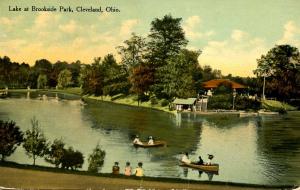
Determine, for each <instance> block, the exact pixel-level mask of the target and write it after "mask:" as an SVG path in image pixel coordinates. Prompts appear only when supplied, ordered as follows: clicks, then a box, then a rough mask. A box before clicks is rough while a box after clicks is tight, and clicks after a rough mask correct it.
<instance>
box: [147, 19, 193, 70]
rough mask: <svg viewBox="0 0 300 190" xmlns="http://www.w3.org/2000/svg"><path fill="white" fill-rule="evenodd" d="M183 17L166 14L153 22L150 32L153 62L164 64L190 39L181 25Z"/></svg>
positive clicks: (149, 44)
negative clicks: (187, 38) (186, 36)
mask: <svg viewBox="0 0 300 190" xmlns="http://www.w3.org/2000/svg"><path fill="white" fill-rule="evenodd" d="M181 20H182V19H181V18H173V17H172V16H171V15H165V16H164V17H163V18H162V19H159V18H156V19H154V20H153V21H152V22H151V29H150V34H149V36H148V37H149V39H150V41H149V43H148V44H147V46H148V58H149V62H150V63H151V64H155V65H158V66H163V65H166V64H167V60H168V59H169V58H170V57H172V56H174V55H176V54H177V53H179V52H180V50H181V49H182V48H184V47H185V46H186V45H187V43H188V41H187V40H186V38H185V34H184V31H183V29H182V27H181V25H180V24H181Z"/></svg>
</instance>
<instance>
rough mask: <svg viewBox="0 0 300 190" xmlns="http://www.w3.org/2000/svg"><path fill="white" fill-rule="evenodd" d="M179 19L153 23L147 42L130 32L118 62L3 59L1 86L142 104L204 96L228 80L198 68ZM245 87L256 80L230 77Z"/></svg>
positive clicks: (108, 59)
mask: <svg viewBox="0 0 300 190" xmlns="http://www.w3.org/2000/svg"><path fill="white" fill-rule="evenodd" d="M181 20H182V19H181V18H173V17H172V16H171V15H166V16H164V17H163V18H161V19H158V18H156V19H154V20H153V21H152V22H151V29H150V34H149V35H148V37H147V38H144V37H141V36H137V35H136V34H134V33H133V34H132V36H131V37H130V38H129V39H128V40H125V41H124V43H123V45H121V46H118V47H116V48H117V50H118V52H119V55H120V57H121V61H120V63H118V62H117V61H116V59H115V57H114V56H113V55H112V54H108V55H106V56H104V57H103V58H100V57H97V58H95V59H94V62H93V63H91V64H84V63H81V62H80V61H76V62H73V63H67V62H62V61H57V62H56V63H51V62H50V61H48V60H46V59H41V60H37V61H36V62H35V64H34V66H32V67H30V66H29V65H28V64H26V63H21V64H20V63H16V62H12V61H11V60H10V59H9V58H8V57H6V56H4V57H0V73H1V75H0V87H1V88H4V87H6V86H7V87H9V88H27V87H28V86H29V87H30V88H56V87H59V88H65V87H69V86H71V87H82V90H83V93H84V94H94V95H96V96H102V95H110V96H113V95H116V94H120V93H122V94H137V95H138V99H139V100H141V101H143V100H144V99H148V98H150V97H156V98H158V99H167V100H171V99H173V98H174V97H179V98H187V97H195V96H196V95H197V94H198V93H203V92H204V91H203V89H202V87H201V83H202V82H204V81H208V80H210V79H216V78H224V77H225V76H223V75H222V73H221V71H220V70H213V69H212V68H211V67H210V66H207V65H205V66H200V64H199V62H198V57H199V56H200V55H201V51H200V50H198V51H192V50H188V49H186V46H187V44H188V41H187V40H186V37H185V34H184V31H183V29H182V27H181ZM226 78H230V79H232V80H236V81H237V82H240V83H242V84H244V85H247V86H250V87H253V89H252V88H250V91H253V93H255V92H256V91H257V90H258V87H259V85H258V84H257V81H256V79H255V78H241V77H236V78H234V77H231V75H228V76H226Z"/></svg>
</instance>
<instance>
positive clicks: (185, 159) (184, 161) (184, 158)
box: [180, 152, 214, 165]
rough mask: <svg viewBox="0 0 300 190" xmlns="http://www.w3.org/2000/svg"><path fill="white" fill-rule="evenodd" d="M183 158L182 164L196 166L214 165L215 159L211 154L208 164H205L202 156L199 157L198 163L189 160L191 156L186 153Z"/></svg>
mask: <svg viewBox="0 0 300 190" xmlns="http://www.w3.org/2000/svg"><path fill="white" fill-rule="evenodd" d="M182 154H183V155H182V158H181V160H180V161H181V162H183V163H185V164H195V165H212V159H213V158H214V156H213V155H211V154H208V160H207V162H206V163H204V161H203V159H202V158H201V156H199V157H198V158H199V160H198V161H196V162H192V161H191V160H190V159H189V154H188V153H187V152H186V153H182Z"/></svg>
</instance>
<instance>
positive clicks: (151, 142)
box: [148, 136, 154, 145]
mask: <svg viewBox="0 0 300 190" xmlns="http://www.w3.org/2000/svg"><path fill="white" fill-rule="evenodd" d="M148 144H149V145H154V141H153V138H152V136H149V141H148Z"/></svg>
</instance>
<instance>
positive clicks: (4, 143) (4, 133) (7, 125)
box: [0, 120, 23, 161]
mask: <svg viewBox="0 0 300 190" xmlns="http://www.w3.org/2000/svg"><path fill="white" fill-rule="evenodd" d="M22 142H23V133H22V132H21V131H20V128H19V127H18V126H17V125H16V123H15V122H14V121H2V120H0V154H1V155H2V158H1V160H2V161H4V159H5V157H7V156H10V155H11V154H12V153H13V152H14V151H15V150H16V148H17V146H19V145H20V144H21V143H22Z"/></svg>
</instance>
